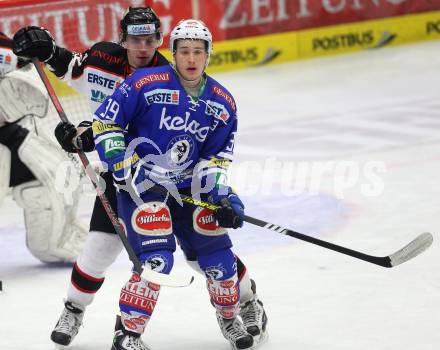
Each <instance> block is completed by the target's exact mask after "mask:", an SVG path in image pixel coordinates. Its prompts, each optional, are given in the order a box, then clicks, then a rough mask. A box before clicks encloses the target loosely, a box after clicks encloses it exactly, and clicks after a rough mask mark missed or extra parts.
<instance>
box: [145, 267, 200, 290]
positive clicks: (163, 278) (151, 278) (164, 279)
mask: <svg viewBox="0 0 440 350" xmlns="http://www.w3.org/2000/svg"><path fill="white" fill-rule="evenodd" d="M142 277H143V278H145V279H146V280H147V281H148V282H152V283H155V284H158V285H160V286H164V287H174V288H179V287H187V286H189V285H190V284H191V283H192V282H193V281H194V276H192V275H167V274H164V273H159V272H156V271H153V270H150V269H149V268H144V270H143V271H142Z"/></svg>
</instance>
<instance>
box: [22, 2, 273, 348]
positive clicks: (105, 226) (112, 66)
mask: <svg viewBox="0 0 440 350" xmlns="http://www.w3.org/2000/svg"><path fill="white" fill-rule="evenodd" d="M160 28H161V26H160V20H159V18H158V17H157V16H156V14H155V13H154V11H153V10H152V9H151V8H150V7H146V8H129V10H128V11H127V12H126V13H125V15H124V16H123V18H122V20H121V27H120V30H121V34H120V43H119V44H116V43H110V42H99V43H97V44H95V45H93V46H92V47H91V48H90V49H88V50H87V51H85V52H84V53H82V54H78V53H72V52H70V51H68V50H67V49H65V48H61V47H58V46H56V45H55V43H54V41H53V39H52V37H51V36H50V34H49V33H48V32H47V31H46V30H44V29H42V28H38V27H26V28H23V29H21V30H20V31H18V32H17V33H16V35H15V37H14V41H15V48H14V50H15V52H16V53H17V54H18V55H20V56H25V57H37V58H38V59H40V60H41V61H45V62H46V63H47V64H48V66H49V68H50V69H51V70H52V71H53V72H54V73H55V74H56V75H57V76H58V77H59V78H61V79H63V80H64V81H67V82H69V84H70V85H71V86H72V87H74V88H75V89H76V90H78V91H79V92H81V93H83V94H86V95H87V96H88V98H89V100H90V104H91V107H92V109H93V110H96V108H97V107H98V106H99V105H100V104H101V102H102V101H103V100H104V99H105V97H106V96H107V95H111V94H112V93H113V91H114V90H115V89H116V87H117V86H118V85H119V84H120V82H121V81H123V79H125V78H126V77H128V76H129V75H130V74H131V73H132V72H133V71H135V70H136V69H138V68H141V67H157V66H162V65H168V64H169V62H168V61H167V60H166V59H165V58H164V57H163V56H162V55H161V54H160V53H159V52H158V51H157V48H158V47H159V46H160V45H161V43H162V33H161V31H160ZM80 126H81V129H82V130H84V129H85V131H83V132H82V133H79V132H78V129H80V128H75V127H74V126H73V125H72V124H69V123H60V124H59V125H58V126H57V128H56V130H55V135H56V137H57V139H58V141H59V143H60V144H61V145H62V147H63V148H64V149H65V150H66V151H67V152H75V151H76V150H77V149H81V150H83V151H86V152H88V151H92V150H93V149H94V141H93V133H92V128H91V127H90V121H84V122H82V123H81V124H80ZM84 127H85V128H84ZM101 176H102V177H103V178H104V179H105V181H106V192H105V194H106V196H107V198H108V199H109V201H110V204H111V206H112V208H113V210H114V211H116V210H117V205H116V193H115V188H114V186H113V184H112V177H111V174H110V173H102V174H101ZM121 250H122V244H121V242H120V240H119V238H118V236H117V235H116V232H115V230H114V227H113V226H112V224H111V221H110V220H109V219H108V217H107V214H106V212H105V210H104V208H103V207H102V205H101V202H100V200H99V199H98V198H96V201H95V206H94V209H93V213H92V218H91V221H90V232H89V235H88V239H87V241H86V243H85V247H84V250H83V252H82V253H81V255H80V256H79V258H78V260H77V261H76V263H75V265H74V267H73V270H72V276H71V281H70V284H69V286H68V291H67V299H66V301H65V308H64V310H63V313H62V315H61V317H60V319H59V321H58V323H57V325H56V327H55V330H54V332H52V335H51V338H52V340H53V341H54V342H55V343H57V344H61V345H68V344H70V343H71V341H72V340H73V338H74V337H75V336H76V334H77V333H78V330H79V327H80V325H81V323H82V319H83V316H84V311H85V309H86V307H87V306H88V305H90V304H91V303H92V302H93V298H94V296H95V294H96V292H97V291H98V290H99V289H100V287H101V286H102V284H103V282H104V278H105V273H106V270H107V269H108V267H109V266H110V265H111V264H112V263H113V261H114V260H115V259H116V257H117V255H118V254H119V253H120V251H121ZM186 258H187V261H188V263H189V264H190V265H191V266H192V267H193V268H194V269H196V270H197V271H199V272H201V271H200V268H199V266H198V263H197V256H196V255H194V254H190V255H187V256H186ZM237 268H238V276H239V281H240V288H241V291H242V302H243V307H242V308H241V311H240V313H241V315H242V318H243V319H244V320H246V321H245V325H246V326H247V327H248V329H249V331H250V332H252V333H253V334H256V335H257V334H259V332H260V330H261V329H262V328H263V327H265V322H266V318H265V314H264V312H263V311H264V310H263V307H262V303H261V301H260V300H258V298H257V296H256V288H255V282H254V281H253V280H251V279H250V278H249V274H248V273H247V269H246V267H245V265H244V264H243V263H242V261H241V260H240V259H239V258H238V257H237ZM262 310H263V311H262ZM263 314H264V318H263V317H262V315H263ZM263 323H264V325H263Z"/></svg>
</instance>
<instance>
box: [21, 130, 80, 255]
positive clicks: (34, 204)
mask: <svg viewBox="0 0 440 350" xmlns="http://www.w3.org/2000/svg"><path fill="white" fill-rule="evenodd" d="M18 156H19V158H20V160H21V161H22V162H23V163H24V164H25V165H26V166H27V167H28V168H29V169H30V170H31V171H32V173H33V174H34V175H35V177H36V178H37V181H32V182H27V183H24V184H21V185H19V186H17V187H15V188H14V190H13V194H14V199H15V200H16V201H17V204H18V205H19V206H21V207H22V208H23V209H24V216H25V225H26V243H27V246H28V249H29V250H30V252H31V253H32V254H33V255H34V256H35V257H37V258H38V259H40V260H41V261H43V262H73V261H74V260H75V258H76V257H77V255H78V254H79V252H80V251H81V248H82V245H83V243H84V240H85V237H86V232H87V231H86V229H85V228H84V227H83V226H82V225H81V224H80V223H79V222H78V221H77V220H76V210H77V204H78V197H79V189H80V188H79V187H78V186H77V187H76V188H75V190H72V191H71V193H69V194H70V195H71V196H70V197H69V199H70V200H71V203H66V199H65V197H64V195H63V193H60V192H59V191H57V189H56V188H57V184H56V180H57V179H56V174H57V166H58V165H59V164H63V162H66V161H69V160H68V158H67V156H66V155H65V154H64V153H63V152H62V151H60V150H59V149H58V148H57V147H56V146H54V145H53V144H51V143H50V142H49V141H47V140H46V139H44V138H42V137H39V136H37V135H35V134H33V133H29V134H28V136H27V137H26V139H25V140H24V141H23V143H22V144H21V146H20V148H19V149H18ZM71 169H75V168H74V167H73V166H72V167H71ZM78 179H79V174H77V173H74V172H72V173H71V177H66V178H63V179H62V181H63V183H64V184H67V185H68V186H69V185H72V182H74V181H75V180H76V181H78ZM66 188H69V189H72V188H73V186H69V187H66Z"/></svg>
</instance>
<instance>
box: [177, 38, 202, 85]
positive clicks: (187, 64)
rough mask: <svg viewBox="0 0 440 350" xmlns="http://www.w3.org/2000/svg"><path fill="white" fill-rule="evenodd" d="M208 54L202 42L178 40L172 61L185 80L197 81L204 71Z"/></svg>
mask: <svg viewBox="0 0 440 350" xmlns="http://www.w3.org/2000/svg"><path fill="white" fill-rule="evenodd" d="M207 60H208V53H207V52H206V47H205V42H204V41H203V40H191V39H188V40H179V41H178V42H177V47H176V52H175V53H174V61H175V63H176V68H177V70H178V72H179V73H180V74H181V75H182V77H183V78H184V79H185V80H190V81H194V80H198V79H200V77H201V76H202V74H203V72H204V71H205V67H206V62H207Z"/></svg>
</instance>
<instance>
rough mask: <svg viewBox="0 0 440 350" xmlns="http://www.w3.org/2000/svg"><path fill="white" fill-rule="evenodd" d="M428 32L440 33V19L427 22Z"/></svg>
mask: <svg viewBox="0 0 440 350" xmlns="http://www.w3.org/2000/svg"><path fill="white" fill-rule="evenodd" d="M426 34H440V21H437V22H427V23H426Z"/></svg>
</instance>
